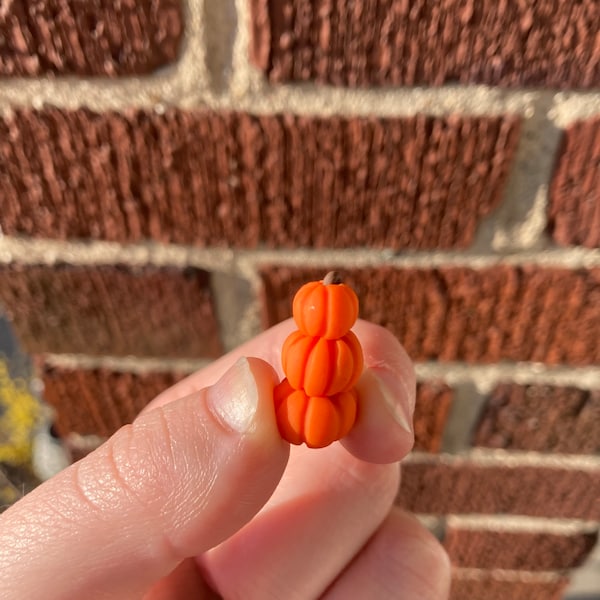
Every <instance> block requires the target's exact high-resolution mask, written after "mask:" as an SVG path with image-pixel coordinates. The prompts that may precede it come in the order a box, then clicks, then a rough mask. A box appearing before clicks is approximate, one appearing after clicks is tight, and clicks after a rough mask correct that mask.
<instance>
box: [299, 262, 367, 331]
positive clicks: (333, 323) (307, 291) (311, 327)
mask: <svg viewBox="0 0 600 600" xmlns="http://www.w3.org/2000/svg"><path fill="white" fill-rule="evenodd" d="M292 312H293V315H294V320H295V321H296V325H298V329H300V331H301V332H302V333H303V334H304V335H308V336H311V337H317V336H318V337H323V338H325V339H328V340H333V339H337V338H341V337H343V336H344V335H346V333H348V331H350V328H351V327H352V325H354V323H355V321H356V319H357V318H358V298H357V297H356V294H355V293H354V290H353V289H352V288H351V287H349V286H347V285H346V284H344V283H341V281H340V279H339V278H338V276H337V274H336V273H335V272H333V271H332V272H331V273H328V274H327V275H326V276H325V278H324V279H323V280H322V281H311V282H310V283H307V284H305V285H303V286H302V287H301V288H300V289H299V290H298V292H297V293H296V296H295V297H294V302H293V306H292Z"/></svg>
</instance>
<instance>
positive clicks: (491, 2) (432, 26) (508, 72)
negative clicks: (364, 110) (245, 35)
mask: <svg viewBox="0 0 600 600" xmlns="http://www.w3.org/2000/svg"><path fill="white" fill-rule="evenodd" d="M251 6H252V12H253V42H252V47H251V56H252V59H253V61H254V62H255V63H256V64H257V65H258V66H259V67H260V68H261V69H263V70H264V71H265V72H266V74H267V76H268V77H269V78H270V79H271V80H272V81H309V80H312V81H317V82H320V83H329V84H334V85H344V86H376V85H415V84H431V85H441V84H443V83H454V82H460V83H487V84H495V85H501V86H519V85H526V86H549V87H558V88H570V87H581V88H585V87H594V86H597V85H598V84H599V82H600V47H599V46H598V43H597V38H596V33H597V29H598V27H597V24H598V22H600V6H599V5H598V3H597V2H595V0H583V1H580V2H557V0H537V1H536V2H496V1H495V0H484V1H481V2H476V1H474V0H416V1H414V2H408V1H407V0H370V1H369V2H333V1H332V0H317V1H314V0H310V1H309V0H293V1H291V2H278V1H277V0H252V2H251Z"/></svg>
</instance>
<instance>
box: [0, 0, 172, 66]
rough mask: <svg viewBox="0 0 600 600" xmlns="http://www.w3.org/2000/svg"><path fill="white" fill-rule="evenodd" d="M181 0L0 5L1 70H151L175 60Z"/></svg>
mask: <svg viewBox="0 0 600 600" xmlns="http://www.w3.org/2000/svg"><path fill="white" fill-rule="evenodd" d="M182 34H183V15H182V10H181V6H180V2H179V0H152V2H135V1H134V0H40V1H36V2H22V1H21V2H19V1H16V2H12V1H9V2H8V3H6V2H5V3H4V4H3V6H2V7H1V8H0V76H17V77H20V76H40V75H52V74H56V75H102V76H120V75H134V74H144V73H149V72H151V71H153V70H155V69H157V68H158V67H161V66H164V65H166V64H169V63H172V62H174V61H175V60H176V58H177V55H178V52H179V46H180V42H181V38H182Z"/></svg>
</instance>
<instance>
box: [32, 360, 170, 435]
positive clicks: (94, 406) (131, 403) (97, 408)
mask: <svg viewBox="0 0 600 600" xmlns="http://www.w3.org/2000/svg"><path fill="white" fill-rule="evenodd" d="M41 377H42V380H43V382H44V400H45V401H46V402H47V403H48V404H50V406H52V407H53V408H54V409H55V411H56V421H55V428H56V432H57V434H58V435H60V436H64V435H67V434H69V433H73V432H74V433H78V434H80V435H99V436H103V437H108V436H110V435H112V434H113V433H114V432H115V431H116V430H117V429H119V427H121V426H123V425H125V424H126V423H131V422H132V421H133V419H134V418H135V417H136V416H137V414H138V413H139V412H140V411H141V410H142V408H144V406H146V404H148V402H150V400H152V399H153V398H154V397H155V396H157V395H158V394H159V393H160V392H162V391H164V390H166V389H167V388H168V387H170V386H172V385H173V384H174V383H175V382H176V381H177V380H178V379H180V378H181V375H180V374H177V373H170V372H154V373H144V374H136V373H121V372H117V371H112V370H109V369H90V370H87V369H75V368H73V369H66V368H59V367H50V366H47V365H46V366H44V367H43V368H42V371H41Z"/></svg>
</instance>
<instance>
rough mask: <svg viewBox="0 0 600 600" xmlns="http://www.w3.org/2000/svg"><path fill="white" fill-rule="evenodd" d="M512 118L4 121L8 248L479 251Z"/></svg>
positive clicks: (512, 139) (500, 181)
mask: <svg viewBox="0 0 600 600" xmlns="http://www.w3.org/2000/svg"><path fill="white" fill-rule="evenodd" d="M519 129H520V121H519V119H518V118H517V117H511V116H506V117H459V116H450V117H444V118H433V117H426V116H423V115H419V116H416V117H406V118H390V119H383V118H376V117H371V118H346V117H331V118H321V117H303V116H302V117H301V116H293V115H284V116H282V115H279V116H278V115H270V116H252V115H248V114H215V113H207V112H200V111H190V112H188V111H180V110H175V109H170V110H168V111H167V112H166V113H165V114H162V115H158V114H155V113H153V112H148V111H143V110H137V111H128V112H126V113H123V114H119V113H112V112H107V113H101V114H98V113H93V112H90V111H88V110H83V109H82V110H78V111H64V110H59V109H48V110H43V111H32V110H19V111H16V112H15V113H14V114H13V115H11V116H9V117H5V118H4V119H0V197H2V198H3V210H2V211H1V212H0V227H1V228H2V230H3V232H4V234H5V235H28V236H36V237H47V238H92V239H102V240H111V241H119V242H136V241H140V240H145V239H153V240H158V241H160V242H167V243H181V244H194V245H200V246H206V245H208V246H215V245H227V246H230V247H251V248H254V247H258V246H263V245H266V246H270V247H290V248H291V247H298V246H303V247H304V246H306V247H316V248H325V247H334V248H346V247H357V246H360V247H364V246H372V247H382V248H383V247H386V248H414V249H430V248H454V247H461V248H462V247H466V246H468V245H469V244H470V243H471V242H472V240H473V236H474V234H475V231H476V229H477V225H478V223H479V221H480V219H481V218H482V217H484V216H485V215H487V214H489V213H490V211H491V210H492V209H493V208H494V207H496V206H497V205H498V203H499V201H500V199H501V196H502V191H503V188H504V184H505V180H506V176H507V172H508V170H509V167H510V163H511V161H512V159H513V156H514V152H515V148H516V144H517V140H518V136H519Z"/></svg>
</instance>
